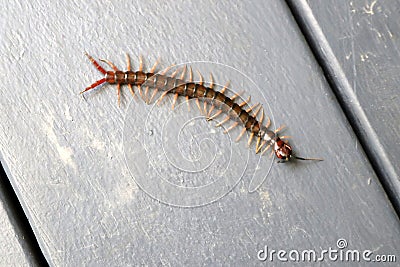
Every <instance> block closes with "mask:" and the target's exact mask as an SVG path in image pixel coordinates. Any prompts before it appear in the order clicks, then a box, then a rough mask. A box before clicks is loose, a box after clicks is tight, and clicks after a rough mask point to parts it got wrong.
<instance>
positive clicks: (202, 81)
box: [197, 70, 204, 85]
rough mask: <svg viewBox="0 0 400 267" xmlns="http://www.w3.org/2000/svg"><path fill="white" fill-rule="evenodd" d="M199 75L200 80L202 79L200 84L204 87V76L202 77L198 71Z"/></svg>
mask: <svg viewBox="0 0 400 267" xmlns="http://www.w3.org/2000/svg"><path fill="white" fill-rule="evenodd" d="M197 74H198V75H199V79H200V81H199V84H200V85H203V83H204V78H203V75H201V73H200V71H198V70H197Z"/></svg>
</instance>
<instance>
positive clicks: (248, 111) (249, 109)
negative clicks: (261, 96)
mask: <svg viewBox="0 0 400 267" xmlns="http://www.w3.org/2000/svg"><path fill="white" fill-rule="evenodd" d="M258 105H260V103H257V104H254V105H253V106H251V107H249V108H248V109H246V112H247V113H249V114H250V113H251V112H252V111H253V109H255V108H256V107H257V106H258Z"/></svg>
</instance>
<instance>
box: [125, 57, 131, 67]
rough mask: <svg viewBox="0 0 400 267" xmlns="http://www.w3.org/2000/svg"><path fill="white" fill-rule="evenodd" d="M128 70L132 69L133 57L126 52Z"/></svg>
mask: <svg viewBox="0 0 400 267" xmlns="http://www.w3.org/2000/svg"><path fill="white" fill-rule="evenodd" d="M126 70H127V71H131V57H130V56H129V54H128V53H126Z"/></svg>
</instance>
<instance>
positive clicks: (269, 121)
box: [265, 117, 271, 128]
mask: <svg viewBox="0 0 400 267" xmlns="http://www.w3.org/2000/svg"><path fill="white" fill-rule="evenodd" d="M267 119H268V120H267V124H265V127H266V128H269V126H271V119H270V118H269V117H267Z"/></svg>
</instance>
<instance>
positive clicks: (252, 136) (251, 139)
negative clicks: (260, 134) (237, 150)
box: [247, 132, 254, 147]
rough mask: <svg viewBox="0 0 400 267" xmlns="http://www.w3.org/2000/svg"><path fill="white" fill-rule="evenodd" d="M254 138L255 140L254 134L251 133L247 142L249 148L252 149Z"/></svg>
mask: <svg viewBox="0 0 400 267" xmlns="http://www.w3.org/2000/svg"><path fill="white" fill-rule="evenodd" d="M253 138H254V133H253V132H251V133H250V137H249V140H248V141H247V147H250V145H251V142H252V141H253Z"/></svg>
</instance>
